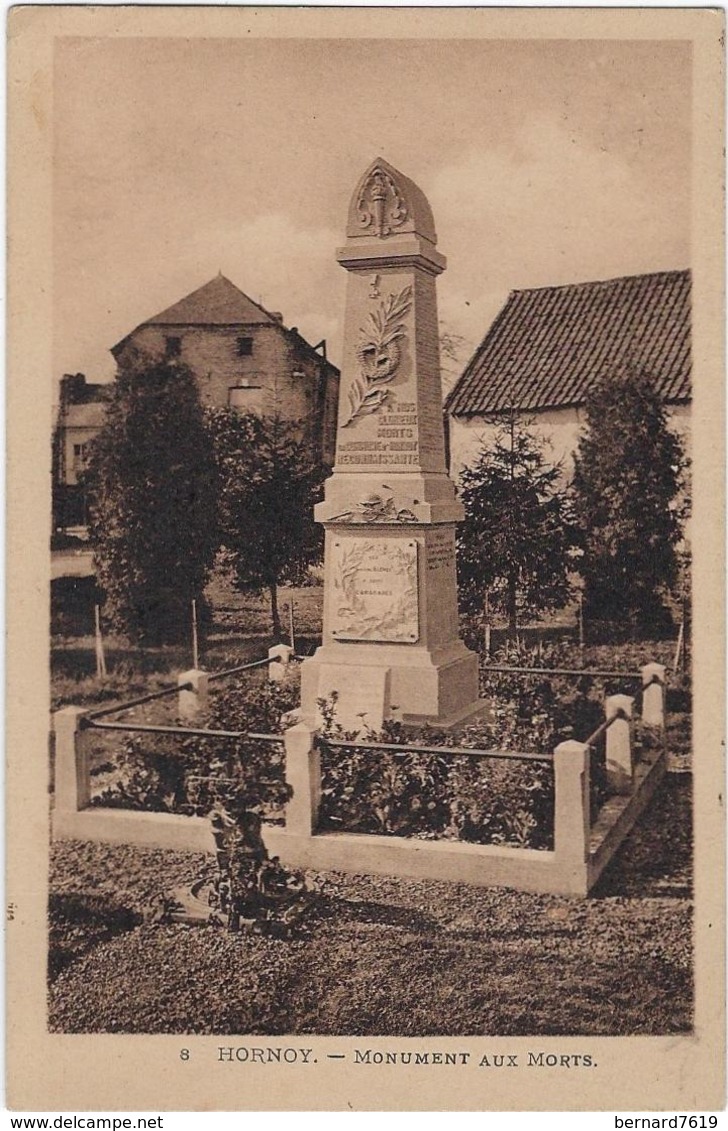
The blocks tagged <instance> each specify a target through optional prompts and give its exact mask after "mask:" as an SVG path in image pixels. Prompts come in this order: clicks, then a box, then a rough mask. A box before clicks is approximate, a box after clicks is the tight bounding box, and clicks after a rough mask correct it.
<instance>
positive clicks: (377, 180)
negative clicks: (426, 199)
mask: <svg viewBox="0 0 728 1131" xmlns="http://www.w3.org/2000/svg"><path fill="white" fill-rule="evenodd" d="M356 209H357V214H358V217H359V225H360V227H361V228H365V229H370V230H371V232H373V233H374V235H377V236H379V238H380V239H383V238H384V237H385V236H389V235H391V233H392V231H393V229H395V228H399V227H400V226H401V225H402V224H403V223H404V222H405V220H406V219H407V216H408V214H409V213H408V209H407V205H406V203H405V200H404V197H403V196H402V193H401V192H400V190H399V188H398V186H397V182H396V181H395V179H394V177H392V176H391V175H390V174H389V173H388V172H387V171H386V170H385V169H383V168H382V166H381V165H375V166H374V168H373V169H372V170H371V171H370V173H369V175H368V177H367V179H366V180H365V181H364V184H363V185H362V187H361V190H360V192H359V197H358V200H357V202H356Z"/></svg>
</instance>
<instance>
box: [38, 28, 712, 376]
mask: <svg viewBox="0 0 728 1131" xmlns="http://www.w3.org/2000/svg"><path fill="white" fill-rule="evenodd" d="M56 45H57V46H56V54H55V65H54V197H53V239H54V250H53V271H54V279H53V295H54V328H53V343H54V350H53V357H54V374H53V378H54V380H57V379H58V378H59V377H60V375H61V374H62V373H64V372H66V373H67V372H79V371H80V372H84V373H86V375H87V377H88V378H89V380H96V381H103V380H109V379H111V378H112V377H113V375H114V363H113V358H112V356H111V354H110V353H109V349H110V347H111V346H112V345H114V344H115V343H116V342H118V341H119V340H120V339H121V338H122V337H124V335H125V334H127V333H128V332H129V331H130V330H131V329H133V328H134V327H135V326H137V325H138V324H139V323H141V322H143V321H145V320H146V319H147V318H150V317H151V316H152V315H154V314H156V313H158V312H159V311H161V310H163V309H164V308H165V307H167V306H169V305H171V304H172V303H174V302H176V301H177V300H178V299H180V298H182V297H183V296H184V295H186V294H188V293H189V292H190V291H192V290H195V289H196V288H197V287H199V286H201V285H202V284H203V283H205V282H207V281H208V280H209V279H211V278H212V277H213V276H214V275H216V274H217V272H218V271H220V270H221V271H222V272H223V274H224V275H227V276H228V278H230V279H231V280H232V281H233V282H234V283H235V284H236V285H237V286H239V287H240V288H241V289H242V290H243V291H245V292H246V294H248V295H250V297H251V298H253V299H255V300H256V301H260V302H262V304H263V305H264V306H265V307H266V308H267V309H269V310H275V311H281V312H282V313H283V316H284V321H285V323H286V325H288V326H291V325H295V326H297V327H298V328H299V329H300V331H301V332H302V333H303V335H304V337H307V338H308V340H309V341H311V342H312V343H316V342H318V341H319V340H320V339H321V338H326V339H327V341H328V345H329V356H330V357H331V358H332V360H333V361H334V362H337V361H338V360H339V359H340V355H341V327H342V324H343V315H344V283H345V272H344V270H343V269H342V268H341V267H339V266H338V265H337V263H336V260H335V252H336V248H337V247H339V246H341V244H342V243H343V242H344V229H345V223H346V214H347V207H348V202H349V198H350V196H351V194H352V193H353V191H354V188H355V185H356V182H357V180H358V179H359V177H360V175H361V174H362V173H363V171H364V170H365V169H366V167H367V166H368V165H369V163H370V162H371V161H372V160H373V159H374V158H375V157H378V156H381V157H384V158H385V159H386V160H387V161H389V162H390V163H391V164H392V165H394V166H395V168H397V169H399V170H400V171H401V172H402V173H404V174H406V175H407V176H408V177H410V178H411V179H412V180H414V181H415V182H416V183H417V184H418V185H419V186H420V188H421V189H422V190H423V191H424V193H425V195H426V196H427V198H428V200H429V201H430V204H431V206H432V209H433V213H434V216H435V224H436V228H437V233H438V249H439V250H440V251H441V252H443V253H444V254H445V255H446V256H447V259H448V269H447V270H446V272H445V273H444V274H443V275H442V276H440V278H439V280H438V302H439V313H440V320H441V325H442V328H443V329H444V330H446V331H447V332H449V333H450V334H455V335H459V336H460V337H462V338H463V339H464V341H463V344H462V346H461V355H462V361H463V363H464V362H465V361H467V358H468V356H469V354H470V353H471V352H472V350H473V349H474V348H475V347H476V346H477V344H478V343H479V342H480V340H481V339H482V337H483V336H484V334H485V332H486V330H487V329H488V326H489V324H490V322H491V321H492V320H493V318H494V317H495V315H496V314H497V313H498V310H499V309H500V307H501V306H502V305H503V303H504V302H505V300H506V298H507V296H508V293H509V291H511V290H512V289H516V288H523V287H538V286H547V285H558V284H562V283H569V282H578V281H584V280H589V279H605V278H613V277H615V276H618V275H629V274H636V273H641V272H649V271H658V270H668V269H676V268H678V269H679V268H685V267H688V266H689V265H690V232H689V216H690V175H691V160H690V155H691V147H690V118H691V105H690V89H691V60H690V46H689V44H686V43H681V42H679V41H674V42H669V41H664V42H662V41H661V42H626V41H580V42H576V41H559V40H532V41H528V40H520V41H518V40H510V41H500V40H484V39H480V40H437V39H422V40H413V39H408V40H392V39H388V40H375V39H369V40H356V41H355V40H332V39H327V40H311V39H306V40H291V39H256V40H244V39H190V40H188V39H182V38H164V39H162V38H146V39H144V38H141V39H131V38H128V39H126V38H105V39H94V38H89V39H61V40H57V41H56Z"/></svg>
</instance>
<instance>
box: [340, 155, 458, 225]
mask: <svg viewBox="0 0 728 1131" xmlns="http://www.w3.org/2000/svg"><path fill="white" fill-rule="evenodd" d="M406 233H407V234H414V235H417V236H420V237H422V238H423V239H426V240H428V241H429V242H430V243H431V244H433V245H435V244H436V243H437V235H436V233H435V221H434V219H433V216H432V209H431V208H430V205H429V204H428V202H427V198H426V196H425V194H424V193H423V192H422V189H419V188H418V187H417V185H416V184H415V183H414V181H411V180H410V179H409V177H405V175H404V174H403V173H400V172H399V171H398V170H397V169H395V168H394V167H393V166H392V165H390V164H389V162H387V161H385V160H384V158H383V157H377V159H376V161H372V163H371V165H370V166H369V168H368V169H367V170H366V172H365V173H364V175H363V176H362V177H361V179H360V180H359V183H358V185H357V186H356V189H355V190H354V195H353V196H352V198H351V203H350V205H349V217H348V222H347V225H346V235H347V238H348V239H356V238H358V237H361V236H364V237H367V236H368V237H372V238H375V239H386V238H387V237H388V236H394V235H404V234H406Z"/></svg>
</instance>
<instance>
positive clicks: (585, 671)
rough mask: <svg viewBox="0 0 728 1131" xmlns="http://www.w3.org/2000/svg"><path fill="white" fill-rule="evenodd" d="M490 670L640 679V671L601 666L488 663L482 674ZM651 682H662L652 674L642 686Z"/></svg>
mask: <svg viewBox="0 0 728 1131" xmlns="http://www.w3.org/2000/svg"><path fill="white" fill-rule="evenodd" d="M490 672H494V673H495V674H498V675H505V674H507V673H508V674H511V675H571V676H579V675H586V676H594V677H597V678H598V677H601V678H602V679H635V680H641V679H642V673H641V672H626V671H621V672H619V671H606V670H603V669H601V668H515V667H504V666H497V667H491V665H490V664H488V665H487V666H486V667H484V668H483V669H482V674H483V675H486V676H487V675H488V674H489V673H490ZM653 683H662V680H661V679H659V677H658V676H656V675H653V676H652V678H651V679H650V680H648V682H647V683H644V684H643V685H642V686H643V687H650V686H651V684H653Z"/></svg>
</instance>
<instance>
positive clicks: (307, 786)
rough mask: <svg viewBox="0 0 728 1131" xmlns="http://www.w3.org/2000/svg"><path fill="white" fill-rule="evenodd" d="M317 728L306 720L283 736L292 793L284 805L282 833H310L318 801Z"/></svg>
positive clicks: (288, 780) (319, 761)
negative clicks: (284, 831)
mask: <svg viewBox="0 0 728 1131" xmlns="http://www.w3.org/2000/svg"><path fill="white" fill-rule="evenodd" d="M316 735H317V731H315V730H314V729H313V727H310V726H307V725H306V723H297V724H296V726H293V727H290V728H289V729H288V730H287V731H286V733H285V736H284V741H285V747H286V781H287V782H288V784H289V785H290V786H291V788H292V789H293V796H292V797H291V799H290V801H289V802H288V804H287V805H286V832H287V833H294V834H297V835H298V836H313V834H314V832H315V831H316V826H317V824H318V812H319V805H320V804H321V755H320V753H319V749H318V746H317V744H316Z"/></svg>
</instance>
